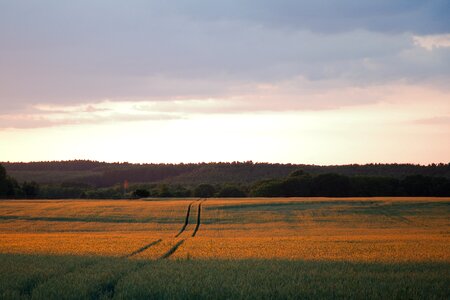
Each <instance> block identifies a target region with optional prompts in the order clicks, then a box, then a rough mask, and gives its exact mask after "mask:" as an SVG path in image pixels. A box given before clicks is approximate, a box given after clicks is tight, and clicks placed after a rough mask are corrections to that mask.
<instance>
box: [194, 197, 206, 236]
mask: <svg viewBox="0 0 450 300" xmlns="http://www.w3.org/2000/svg"><path fill="white" fill-rule="evenodd" d="M205 201H206V199H205V200H202V201H200V203H199V204H198V211H197V225H195V229H194V232H193V233H192V237H194V236H195V235H196V234H197V231H198V229H199V228H200V224H201V213H202V203H203V202H205Z"/></svg>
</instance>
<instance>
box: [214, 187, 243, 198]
mask: <svg viewBox="0 0 450 300" xmlns="http://www.w3.org/2000/svg"><path fill="white" fill-rule="evenodd" d="M218 196H219V197H222V198H242V197H246V196H247V195H246V194H245V192H244V191H242V190H241V189H239V188H238V187H236V186H231V185H227V186H224V187H223V188H222V189H221V190H220V191H219V194H218Z"/></svg>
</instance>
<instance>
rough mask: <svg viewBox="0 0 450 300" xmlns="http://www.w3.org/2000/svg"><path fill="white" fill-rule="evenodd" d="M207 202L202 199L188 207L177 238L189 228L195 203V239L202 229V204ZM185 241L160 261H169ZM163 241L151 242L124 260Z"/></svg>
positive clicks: (170, 250) (175, 246) (171, 249)
mask: <svg viewBox="0 0 450 300" xmlns="http://www.w3.org/2000/svg"><path fill="white" fill-rule="evenodd" d="M205 201H206V199H201V198H200V199H197V200H194V201H192V202H191V203H189V205H188V207H187V210H186V216H185V218H184V224H183V226H182V227H181V229H180V231H179V232H178V233H177V234H176V235H175V238H177V237H179V236H180V235H181V234H182V233H183V232H185V231H186V228H187V226H188V225H189V217H190V215H191V209H192V207H193V205H195V203H196V202H198V207H197V209H198V210H197V222H196V225H195V228H194V231H193V232H192V235H191V237H195V235H196V234H197V232H198V230H199V228H200V225H201V213H202V204H203V203H204V202H205ZM185 240H186V239H181V240H179V241H178V242H177V243H176V244H175V245H174V246H172V247H171V248H170V249H169V250H168V251H167V252H166V253H164V254H163V255H162V256H161V257H160V258H159V259H167V258H169V257H170V256H172V255H173V254H174V253H175V252H176V251H177V250H178V248H179V247H180V246H181V245H182V244H183V243H184V242H185ZM162 241H163V240H162V239H158V240H156V241H153V242H151V243H149V244H147V245H145V246H144V247H142V248H139V249H138V250H136V251H133V252H132V253H130V254H127V255H125V256H123V258H130V257H132V256H135V255H137V254H139V253H141V252H144V251H145V250H147V249H148V248H150V247H153V246H155V245H157V244H159V243H161V242H162Z"/></svg>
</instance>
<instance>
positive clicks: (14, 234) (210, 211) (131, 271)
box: [0, 198, 450, 299]
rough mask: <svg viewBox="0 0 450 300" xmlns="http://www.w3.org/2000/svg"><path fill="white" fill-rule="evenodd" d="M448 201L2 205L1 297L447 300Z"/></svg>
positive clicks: (158, 201) (449, 280)
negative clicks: (433, 299)
mask: <svg viewBox="0 0 450 300" xmlns="http://www.w3.org/2000/svg"><path fill="white" fill-rule="evenodd" d="M449 249H450V199H448V198H340V199H338V198H298V199H297V198H277V199H264V198H258V199H245V198H244V199H171V200H170V199H169V200H162V199H151V200H150V199H149V200H61V201H55V200H33V201H18V200H17V201H15V200H5V201H0V298H2V299H16V298H25V299H26V298H30V297H31V298H35V299H51V298H54V299H56V298H58V299H59V298H71V296H73V297H74V298H104V299H108V298H117V299H121V298H135V299H136V298H149V297H150V298H152V297H154V298H204V299H206V298H211V297H213V298H224V299H229V298H255V299H261V298H348V297H353V298H416V299H420V298H436V299H448V298H449V297H450V288H449V286H450V250H449Z"/></svg>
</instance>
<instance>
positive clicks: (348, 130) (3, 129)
mask: <svg viewBox="0 0 450 300" xmlns="http://www.w3.org/2000/svg"><path fill="white" fill-rule="evenodd" d="M449 13H450V4H449V3H448V2H447V1H438V0H436V1H427V2H424V1H411V0H408V1H406V0H405V1H396V2H392V1H387V0H386V1H377V2H375V3H374V2H372V1H356V0H355V1H351V0H346V1H340V2H339V3H338V4H337V2H334V1H322V2H317V1H293V0H292V1H289V0H284V1H268V0H259V1H256V0H243V1H227V2H223V3H217V2H216V3H214V5H213V4H212V2H209V1H198V2H196V3H195V4H192V3H191V2H188V1H183V0H177V1H171V2H166V1H138V0H134V1H131V2H127V5H125V4H123V2H119V1H102V0H98V1H77V2H69V1H51V0H46V1H22V0H15V1H12V0H11V1H8V0H0V45H1V47H0V105H1V108H0V161H36V160H66V159H94V160H101V161H129V162H199V161H244V160H253V161H267V162H284V163H288V162H292V163H314V164H345V163H370V162H412V163H422V164H426V163H432V162H446V163H447V162H449V161H450V22H449V21H448V15H449Z"/></svg>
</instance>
